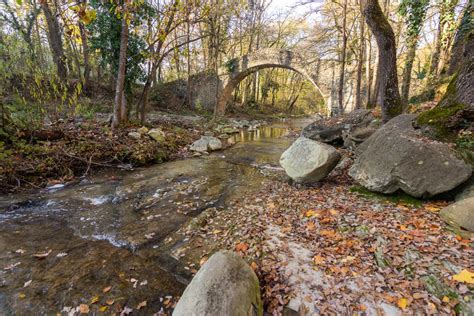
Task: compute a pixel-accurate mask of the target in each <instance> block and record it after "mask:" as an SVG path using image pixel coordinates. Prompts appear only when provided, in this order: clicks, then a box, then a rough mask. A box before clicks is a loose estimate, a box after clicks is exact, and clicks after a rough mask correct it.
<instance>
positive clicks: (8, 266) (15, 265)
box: [3, 262, 21, 271]
mask: <svg viewBox="0 0 474 316" xmlns="http://www.w3.org/2000/svg"><path fill="white" fill-rule="evenodd" d="M20 264H21V262H15V263H12V264H9V265H7V266H6V267H4V268H3V270H7V271H8V270H12V269H13V268H15V267H17V266H19V265H20Z"/></svg>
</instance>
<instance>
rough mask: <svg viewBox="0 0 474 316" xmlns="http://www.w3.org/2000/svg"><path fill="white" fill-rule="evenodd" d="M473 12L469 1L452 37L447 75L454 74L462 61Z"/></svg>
mask: <svg viewBox="0 0 474 316" xmlns="http://www.w3.org/2000/svg"><path fill="white" fill-rule="evenodd" d="M473 14H474V1H470V3H469V4H468V6H467V7H466V9H465V10H464V13H463V16H462V19H461V22H460V24H459V27H458V29H457V31H456V35H455V37H454V43H453V48H452V50H451V60H450V61H449V67H448V75H452V74H454V73H455V72H456V71H457V70H458V69H459V67H460V65H461V64H462V63H463V59H465V58H466V57H465V56H464V55H465V53H466V49H465V48H466V47H467V46H469V45H470V43H469V41H468V39H469V36H470V34H471V33H472V32H473V30H474V28H473V22H472V16H473Z"/></svg>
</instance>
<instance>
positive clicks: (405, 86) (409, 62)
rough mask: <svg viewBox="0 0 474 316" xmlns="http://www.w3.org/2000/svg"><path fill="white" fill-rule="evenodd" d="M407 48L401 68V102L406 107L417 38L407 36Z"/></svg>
mask: <svg viewBox="0 0 474 316" xmlns="http://www.w3.org/2000/svg"><path fill="white" fill-rule="evenodd" d="M407 42H408V50H407V56H406V61H405V68H403V74H402V96H401V97H402V103H403V106H404V107H405V108H406V107H407V106H408V98H409V97H410V83H411V72H412V69H413V61H414V60H415V54H416V44H417V42H418V39H417V38H409V39H408V40H407Z"/></svg>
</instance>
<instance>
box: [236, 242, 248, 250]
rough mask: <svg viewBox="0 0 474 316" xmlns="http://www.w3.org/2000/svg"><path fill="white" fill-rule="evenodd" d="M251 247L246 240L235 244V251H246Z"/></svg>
mask: <svg viewBox="0 0 474 316" xmlns="http://www.w3.org/2000/svg"><path fill="white" fill-rule="evenodd" d="M248 249H249V245H248V244H246V243H244V242H239V243H238V244H237V245H235V251H240V252H246V251H247V250H248Z"/></svg>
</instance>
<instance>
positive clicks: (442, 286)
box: [176, 172, 474, 315]
mask: <svg viewBox="0 0 474 316" xmlns="http://www.w3.org/2000/svg"><path fill="white" fill-rule="evenodd" d="M353 185H354V183H353V182H352V180H351V179H350V178H349V177H348V176H347V173H346V172H341V173H339V174H332V175H331V176H330V177H328V178H327V179H326V180H325V181H323V182H322V183H321V184H320V185H319V186H318V187H304V186H297V185H290V184H288V183H284V182H279V181H272V182H270V183H269V184H267V185H265V186H264V187H263V188H262V189H261V190H260V191H259V192H253V193H249V194H248V195H246V196H245V197H243V198H241V199H236V200H233V201H231V202H230V203H229V206H228V207H226V208H225V209H222V210H218V209H215V208H212V209H208V210H206V211H205V212H204V213H202V214H201V215H200V216H199V217H198V218H196V219H195V220H194V221H192V222H191V224H190V225H189V226H188V227H185V228H183V229H181V230H180V231H179V232H178V234H182V235H183V236H184V238H185V239H187V243H186V246H183V247H182V248H180V249H178V250H177V251H176V254H177V256H178V257H180V258H182V260H188V264H191V263H194V264H196V265H197V266H201V265H202V264H204V262H205V261H206V260H207V258H208V257H209V256H210V255H212V253H213V252H215V251H218V250H220V249H229V250H233V251H235V252H237V253H239V254H240V255H241V256H242V257H243V258H244V259H245V260H246V261H247V262H248V263H249V265H251V267H252V268H253V269H254V270H255V271H256V273H257V276H258V277H259V280H260V284H261V292H262V295H263V299H264V304H265V310H266V312H267V313H268V314H273V315H280V314H282V313H283V311H284V308H291V309H293V310H295V311H297V312H299V313H300V314H307V315H311V314H353V313H367V314H377V313H386V314H387V313H399V314H401V313H408V314H412V313H415V312H418V313H422V314H455V313H456V311H458V312H459V310H466V308H472V306H473V300H474V288H473V287H472V286H471V285H470V284H472V283H470V282H472V271H474V260H473V259H472V258H474V248H473V242H474V239H473V238H471V239H468V238H467V239H466V238H465V237H461V236H457V235H455V234H453V233H452V232H450V231H449V230H448V229H447V227H446V225H445V223H444V222H443V221H442V220H441V219H440V218H439V215H438V211H439V210H440V209H441V208H442V207H444V206H445V205H447V202H446V201H429V202H424V201H418V200H417V201H412V200H409V201H408V202H404V200H403V199H399V198H397V199H380V198H376V199H374V198H371V197H370V196H367V195H366V194H358V193H357V192H355V191H354V190H351V188H352V187H353ZM198 264H199V265H198ZM433 280H436V281H433ZM445 297H446V298H448V299H446V298H445ZM443 298H444V299H443Z"/></svg>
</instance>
